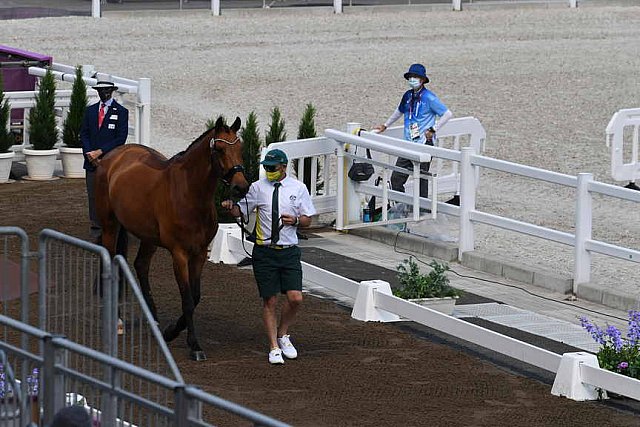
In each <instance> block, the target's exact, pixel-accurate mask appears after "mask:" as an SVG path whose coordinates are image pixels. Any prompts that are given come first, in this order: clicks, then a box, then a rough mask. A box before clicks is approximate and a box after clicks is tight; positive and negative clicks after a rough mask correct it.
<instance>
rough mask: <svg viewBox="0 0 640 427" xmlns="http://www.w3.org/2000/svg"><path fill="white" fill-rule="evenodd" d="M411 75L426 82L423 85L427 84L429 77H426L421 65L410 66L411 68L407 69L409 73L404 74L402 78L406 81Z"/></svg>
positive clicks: (424, 69) (425, 71)
mask: <svg viewBox="0 0 640 427" xmlns="http://www.w3.org/2000/svg"><path fill="white" fill-rule="evenodd" d="M412 75H413V76H418V77H422V78H423V79H425V80H426V81H425V83H429V77H427V70H426V68H424V65H422V64H411V66H410V67H409V71H407V72H406V73H404V78H405V79H408V78H409V77H411V76H412Z"/></svg>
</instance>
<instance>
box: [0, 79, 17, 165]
mask: <svg viewBox="0 0 640 427" xmlns="http://www.w3.org/2000/svg"><path fill="white" fill-rule="evenodd" d="M10 114H11V109H10V108H9V100H8V99H5V97H4V83H3V81H2V72H0V153H8V152H9V150H10V149H11V146H12V145H13V144H14V139H13V135H12V134H11V132H9V119H10Z"/></svg>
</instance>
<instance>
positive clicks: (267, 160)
mask: <svg viewBox="0 0 640 427" xmlns="http://www.w3.org/2000/svg"><path fill="white" fill-rule="evenodd" d="M288 162H289V159H288V158H287V155H286V154H285V153H284V151H282V150H279V149H277V148H276V149H274V150H271V151H269V152H268V153H267V154H266V155H265V156H264V160H263V161H261V162H260V164H262V165H267V166H274V165H286V164H287V163H288Z"/></svg>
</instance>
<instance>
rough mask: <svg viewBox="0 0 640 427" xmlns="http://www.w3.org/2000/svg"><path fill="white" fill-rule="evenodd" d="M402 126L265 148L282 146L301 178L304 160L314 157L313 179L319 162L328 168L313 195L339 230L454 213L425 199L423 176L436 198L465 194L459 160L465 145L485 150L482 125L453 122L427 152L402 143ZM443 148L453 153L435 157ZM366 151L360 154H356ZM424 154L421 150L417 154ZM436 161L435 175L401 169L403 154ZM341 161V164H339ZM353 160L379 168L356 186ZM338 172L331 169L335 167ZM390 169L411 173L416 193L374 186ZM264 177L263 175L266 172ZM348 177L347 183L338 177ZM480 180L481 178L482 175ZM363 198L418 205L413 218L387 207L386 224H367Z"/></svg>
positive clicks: (330, 134)
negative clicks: (352, 176) (428, 211)
mask: <svg viewBox="0 0 640 427" xmlns="http://www.w3.org/2000/svg"><path fill="white" fill-rule="evenodd" d="M402 129H403V128H402V127H401V126H399V127H393V128H389V129H388V130H387V131H386V132H385V133H384V135H382V134H380V135H379V134H375V133H371V132H364V131H363V132H361V135H362V136H361V137H359V136H356V135H353V134H351V133H350V132H341V131H337V130H333V129H329V130H326V131H325V137H319V138H311V139H305V140H293V141H284V142H278V143H272V144H271V145H269V147H268V149H263V152H262V156H263V157H264V155H265V153H266V152H267V151H268V150H270V149H274V148H279V149H281V150H283V151H284V152H286V153H287V156H288V157H289V160H290V161H289V169H288V171H289V172H291V170H292V165H293V164H294V162H295V161H296V160H297V161H298V176H299V177H300V176H304V162H303V161H302V159H304V158H309V157H312V158H313V160H312V162H311V167H312V172H311V176H312V177H313V176H316V174H317V169H316V168H317V164H321V165H323V168H322V171H323V175H322V179H323V183H324V184H323V192H322V194H319V193H318V191H317V189H316V187H315V185H316V183H315V182H313V181H314V180H312V183H311V185H312V188H311V191H310V193H311V196H312V199H313V203H314V206H315V207H316V210H317V211H318V212H319V213H328V212H337V215H336V221H337V222H336V226H337V228H338V229H339V230H346V229H353V228H361V227H369V226H372V225H384V224H397V223H404V222H409V221H418V220H420V218H421V216H420V213H419V207H422V208H429V209H431V214H430V215H427V216H426V217H430V218H435V216H436V213H437V210H438V209H440V210H443V211H444V212H446V213H450V209H449V205H442V204H437V202H436V199H435V198H433V197H432V198H431V199H427V198H424V199H421V198H420V196H419V194H420V192H419V185H420V179H418V178H420V177H422V178H426V179H428V180H429V182H430V190H429V191H430V194H442V193H445V194H446V193H455V194H458V193H459V190H460V173H459V170H458V162H459V161H460V152H459V151H458V150H459V149H460V147H461V146H463V145H464V144H466V146H469V147H472V149H473V152H474V153H481V152H482V151H483V150H484V146H485V139H486V132H485V130H484V128H483V127H482V125H481V124H480V122H479V121H478V120H477V119H476V118H473V117H462V118H456V119H452V120H450V121H449V122H448V123H447V124H446V125H445V126H443V127H442V129H440V131H439V132H438V139H437V140H436V147H429V148H425V147H426V146H418V145H416V144H414V143H410V142H407V141H404V140H403V139H402V132H403V131H402ZM443 144H446V145H448V146H451V147H452V148H453V149H445V148H440V149H439V151H437V152H438V155H437V156H436V155H434V152H433V151H432V149H433V148H437V147H439V146H441V145H443ZM356 147H357V148H361V150H360V151H356ZM366 148H369V149H370V151H371V152H372V157H373V158H372V159H370V160H369V159H366V158H365V155H364V152H365V149H366ZM416 151H419V152H416ZM432 155H434V157H435V159H434V161H433V162H432V168H431V173H430V174H429V175H428V176H421V175H420V168H419V167H414V171H413V172H410V171H406V170H404V169H401V168H398V167H396V166H395V159H396V157H397V156H402V157H405V158H408V159H410V160H413V161H414V162H416V164H418V163H420V162H425V161H429V160H430V159H431V156H432ZM334 159H335V162H334ZM353 159H358V161H366V162H369V163H372V164H374V165H375V166H377V167H376V170H377V172H376V174H374V176H373V177H372V178H371V179H370V180H369V181H368V182H362V183H356V182H353V181H351V180H350V179H348V178H347V177H346V173H347V171H348V167H349V165H350V164H351V161H352V160H353ZM334 165H335V167H336V168H337V171H331V172H330V167H331V166H334ZM389 171H401V172H406V173H408V174H409V175H411V176H413V178H414V179H413V180H412V182H414V184H413V190H414V191H413V195H409V194H405V193H400V192H397V191H393V190H390V189H389V188H388V186H386V185H383V186H380V187H378V186H375V185H372V184H371V183H372V182H374V181H375V180H376V178H377V177H380V178H381V179H382V182H387V181H388V180H389V177H390V172H389ZM476 173H477V172H476ZM261 174H263V171H261ZM339 176H342V177H343V178H342V179H339V178H337V177H339ZM477 178H478V179H479V175H478V176H477ZM363 195H369V196H376V197H378V200H380V201H381V202H382V204H381V205H382V206H386V204H387V201H388V200H393V201H396V202H401V203H405V204H407V205H411V206H413V210H412V216H411V217H407V218H405V217H403V218H395V219H391V218H389V217H388V216H387V211H386V209H383V210H382V220H381V221H377V222H375V223H362V222H361V221H360V214H361V212H360V204H361V199H362V197H363Z"/></svg>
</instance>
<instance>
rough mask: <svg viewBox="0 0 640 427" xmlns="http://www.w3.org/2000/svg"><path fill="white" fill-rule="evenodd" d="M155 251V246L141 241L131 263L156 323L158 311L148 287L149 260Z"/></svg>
mask: <svg viewBox="0 0 640 427" xmlns="http://www.w3.org/2000/svg"><path fill="white" fill-rule="evenodd" d="M157 249H158V247H157V246H156V245H154V244H152V243H148V242H145V241H144V240H141V241H140V249H138V255H136V260H135V261H134V262H133V266H134V267H135V269H136V274H137V275H138V280H139V281H140V288H141V290H142V295H143V296H144V300H145V301H146V302H147V306H148V307H149V310H151V314H152V315H153V318H154V319H155V320H156V321H157V320H158V311H157V309H156V304H155V302H154V301H153V297H152V296H151V286H150V285H149V266H150V265H151V258H152V257H153V254H155V253H156V250H157Z"/></svg>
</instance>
